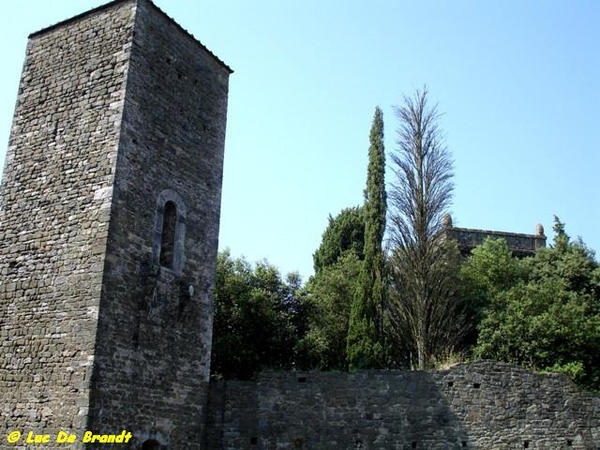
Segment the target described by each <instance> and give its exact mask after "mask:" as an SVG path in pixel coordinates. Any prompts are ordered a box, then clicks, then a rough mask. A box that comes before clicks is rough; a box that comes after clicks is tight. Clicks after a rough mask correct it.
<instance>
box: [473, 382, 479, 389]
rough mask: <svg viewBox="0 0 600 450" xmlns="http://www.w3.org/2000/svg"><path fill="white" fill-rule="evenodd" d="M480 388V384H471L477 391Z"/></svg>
mask: <svg viewBox="0 0 600 450" xmlns="http://www.w3.org/2000/svg"><path fill="white" fill-rule="evenodd" d="M480 387H481V383H473V388H474V389H479V388H480Z"/></svg>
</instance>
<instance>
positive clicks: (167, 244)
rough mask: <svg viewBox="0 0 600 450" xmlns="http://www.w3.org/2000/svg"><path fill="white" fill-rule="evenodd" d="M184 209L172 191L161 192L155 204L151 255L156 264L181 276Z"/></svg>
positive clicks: (180, 199)
mask: <svg viewBox="0 0 600 450" xmlns="http://www.w3.org/2000/svg"><path fill="white" fill-rule="evenodd" d="M185 222H186V208H185V204H184V203H183V199H182V198H181V197H180V196H179V194H177V192H175V191H174V190H172V189H165V190H164V191H162V192H161V193H160V194H159V196H158V199H157V202H156V219H155V222H154V243H153V246H152V254H153V256H154V261H155V263H156V264H160V266H161V267H165V268H167V269H169V270H172V271H173V272H174V273H175V274H176V275H181V271H182V269H183V263H184V259H185V258H184V242H185Z"/></svg>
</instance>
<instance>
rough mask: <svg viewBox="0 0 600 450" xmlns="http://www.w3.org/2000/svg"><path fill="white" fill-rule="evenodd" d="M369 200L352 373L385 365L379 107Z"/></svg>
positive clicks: (353, 321) (351, 341)
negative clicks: (353, 370)
mask: <svg viewBox="0 0 600 450" xmlns="http://www.w3.org/2000/svg"><path fill="white" fill-rule="evenodd" d="M367 172H368V173H367V189H366V198H365V206H364V212H365V234H364V236H365V238H364V240H365V244H364V255H365V256H364V261H363V263H362V267H361V270H360V274H359V276H358V283H357V286H356V290H355V293H354V298H353V301H352V308H351V312H350V323H349V328H348V349H347V352H348V361H349V363H350V368H351V369H360V368H370V367H378V366H382V365H383V364H384V358H385V355H384V343H383V306H384V302H385V298H386V283H385V278H386V274H385V257H384V254H383V250H382V247H381V246H382V241H383V234H384V232H385V216H386V209H387V206H386V192H385V150H384V144H383V113H382V112H381V109H380V108H379V107H377V108H376V109H375V116H374V117H373V124H372V126H371V133H370V146H369V165H368V171H367Z"/></svg>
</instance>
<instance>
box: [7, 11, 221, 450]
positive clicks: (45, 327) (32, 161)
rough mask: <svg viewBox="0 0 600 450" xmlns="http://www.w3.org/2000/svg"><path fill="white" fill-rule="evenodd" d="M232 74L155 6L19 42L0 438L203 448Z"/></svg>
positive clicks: (94, 14) (98, 15)
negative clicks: (126, 435)
mask: <svg viewBox="0 0 600 450" xmlns="http://www.w3.org/2000/svg"><path fill="white" fill-rule="evenodd" d="M230 73H231V70H230V69H229V67H228V66H227V65H225V64H224V63H223V62H222V61H220V60H219V59H218V58H217V57H216V56H215V55H213V54H212V53H211V52H210V51H209V50H207V49H206V48H205V47H204V46H203V45H202V44H201V43H200V42H198V41H197V40H196V39H195V38H194V37H193V36H192V35H190V34H189V33H187V32H186V31H185V30H183V29H182V28H181V27H180V26H179V25H177V24H176V23H175V22H174V21H173V20H172V19H171V18H169V17H168V16H167V15H166V14H165V13H163V12H162V11H161V10H160V9H158V8H157V7H156V6H155V5H154V4H152V3H151V2H150V1H148V0H117V1H113V2H111V3H108V4H106V5H105V6H102V7H100V8H97V9H94V10H92V11H89V12H86V13H85V14H81V15H79V16H77V17H74V18H72V19H70V20H67V21H64V22H61V23H59V24H57V25H54V26H51V27H49V28H46V29H44V30H41V31H39V32H37V33H34V34H32V35H31V36H30V37H29V42H28V45H27V55H26V60H25V65H24V68H23V74H22V77H21V84H20V89H19V96H18V99H17V105H16V111H15V116H14V122H13V125H12V130H11V137H10V141H9V149H8V155H7V162H6V167H5V172H4V179H3V183H2V191H1V196H0V198H1V200H0V201H1V203H0V239H1V242H2V246H1V248H0V273H1V278H0V417H1V419H0V439H1V441H0V447H1V448H6V445H7V441H6V440H7V436H8V435H9V433H11V432H13V431H14V430H21V431H22V432H24V433H26V432H27V431H33V432H35V433H51V440H50V441H49V442H48V443H44V445H43V447H44V448H45V449H47V448H60V449H63V448H65V445H64V444H59V443H56V442H55V437H56V436H55V435H56V433H58V432H59V431H60V430H64V431H66V432H69V433H76V434H79V435H80V434H81V433H83V431H84V430H92V431H93V432H94V433H99V434H114V433H117V434H118V433H121V432H122V430H128V431H131V432H132V433H133V435H134V436H133V438H132V440H131V441H130V442H129V444H128V445H127V446H125V447H123V448H141V449H144V450H147V449H157V448H163V447H161V446H166V447H168V448H170V449H199V448H201V437H202V435H203V431H204V423H205V419H204V417H205V413H206V411H205V407H206V398H207V389H208V380H209V365H210V348H211V338H212V308H213V307H212V299H211V292H212V288H213V284H214V273H215V265H216V255H217V240H218V233H219V213H220V199H221V180H222V167H223V150H224V141H225V123H226V114H227V96H228V78H229V74H230ZM81 437H82V436H81V435H80V436H78V438H79V439H78V441H77V442H78V443H77V444H73V445H69V448H83V447H84V445H83V443H81ZM25 439H26V436H25V435H23V436H22V437H21V438H20V440H18V441H17V444H18V445H20V446H19V447H18V448H25V447H23V445H25ZM10 447H11V448H13V447H14V446H13V445H11V446H10ZM96 447H98V448H100V447H102V448H103V446H102V445H100V444H96V445H87V446H85V448H96ZM166 447H165V448H166Z"/></svg>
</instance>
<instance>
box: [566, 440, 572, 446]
mask: <svg viewBox="0 0 600 450" xmlns="http://www.w3.org/2000/svg"><path fill="white" fill-rule="evenodd" d="M567 446H568V447H572V446H573V439H567Z"/></svg>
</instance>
